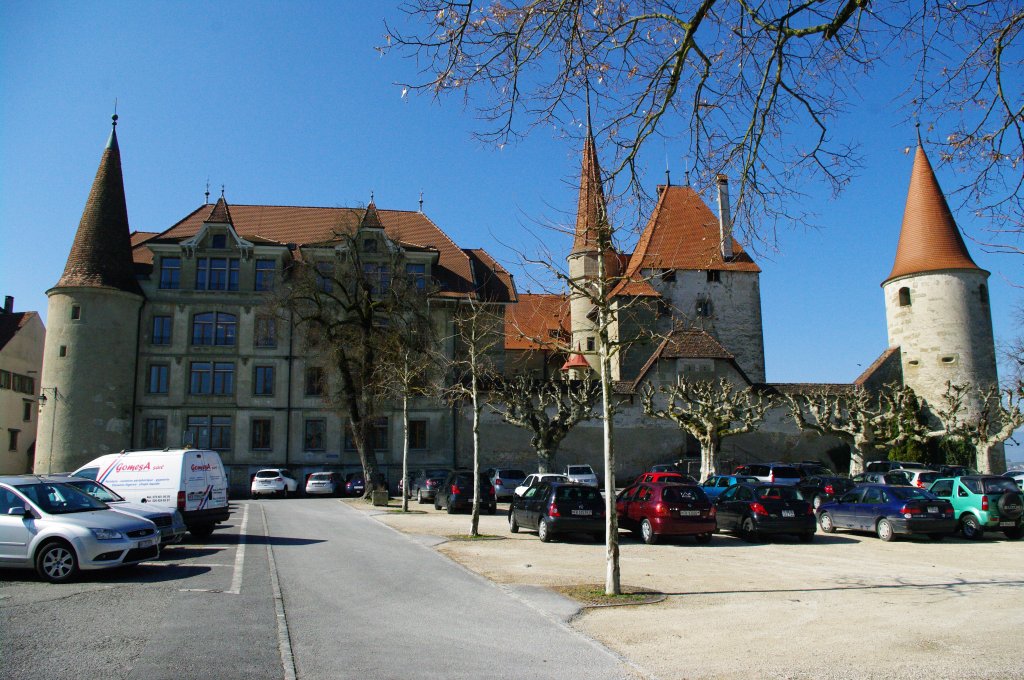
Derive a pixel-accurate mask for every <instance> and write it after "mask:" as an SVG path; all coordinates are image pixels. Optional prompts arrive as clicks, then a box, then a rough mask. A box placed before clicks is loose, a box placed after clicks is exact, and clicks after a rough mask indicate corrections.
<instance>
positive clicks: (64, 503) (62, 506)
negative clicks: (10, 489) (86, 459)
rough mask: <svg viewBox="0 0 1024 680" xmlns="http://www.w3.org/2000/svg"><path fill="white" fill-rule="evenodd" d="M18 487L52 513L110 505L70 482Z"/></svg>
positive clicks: (61, 513)
mask: <svg viewBox="0 0 1024 680" xmlns="http://www.w3.org/2000/svg"><path fill="white" fill-rule="evenodd" d="M17 489H18V491H20V492H21V493H23V494H25V495H26V496H28V498H29V500H31V501H32V502H33V503H35V504H36V505H38V506H39V508H40V509H41V510H42V511H43V512H45V513H48V514H50V515H66V514H70V513H72V512H90V511H92V510H106V509H107V508H108V507H109V506H108V505H107V504H106V503H103V502H101V501H98V500H96V499H95V498H93V497H92V496H90V495H89V494H87V493H85V492H84V491H79V490H78V489H76V488H75V487H73V486H71V485H70V484H53V483H47V482H41V483H39V484H26V485H24V486H18V487H17Z"/></svg>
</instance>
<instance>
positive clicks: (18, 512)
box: [7, 505, 35, 517]
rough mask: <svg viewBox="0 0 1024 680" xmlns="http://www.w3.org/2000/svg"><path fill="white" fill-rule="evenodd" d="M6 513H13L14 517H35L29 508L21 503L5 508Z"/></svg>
mask: <svg viewBox="0 0 1024 680" xmlns="http://www.w3.org/2000/svg"><path fill="white" fill-rule="evenodd" d="M7 514H8V515H14V516H15V517H35V514H34V513H33V512H32V510H31V509H30V508H26V507H25V506H23V505H15V506H14V507H12V508H9V509H8V510H7Z"/></svg>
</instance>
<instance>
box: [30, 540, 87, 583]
mask: <svg viewBox="0 0 1024 680" xmlns="http://www.w3.org/2000/svg"><path fill="white" fill-rule="evenodd" d="M36 573H37V574H39V576H40V577H41V578H43V579H46V580H47V581H49V582H50V583H67V582H68V581H70V580H71V579H73V578H74V577H75V575H76V574H77V573H78V558H76V557H75V551H74V550H73V549H72V548H71V546H70V545H68V544H67V543H65V542H64V541H49V542H47V543H44V544H43V547H42V548H40V549H39V552H38V553H36Z"/></svg>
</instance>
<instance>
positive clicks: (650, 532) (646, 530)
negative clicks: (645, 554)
mask: <svg viewBox="0 0 1024 680" xmlns="http://www.w3.org/2000/svg"><path fill="white" fill-rule="evenodd" d="M640 536H641V538H643V539H644V543H646V544H647V545H654V544H655V543H657V542H658V534H656V533H654V527H653V526H651V522H650V520H647V519H645V520H644V521H643V522H641V523H640Z"/></svg>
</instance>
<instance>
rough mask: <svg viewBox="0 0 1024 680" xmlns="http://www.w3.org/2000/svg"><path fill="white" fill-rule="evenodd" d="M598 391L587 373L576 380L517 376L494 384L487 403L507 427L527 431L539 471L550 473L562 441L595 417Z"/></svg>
mask: <svg viewBox="0 0 1024 680" xmlns="http://www.w3.org/2000/svg"><path fill="white" fill-rule="evenodd" d="M598 387H599V385H598V383H596V382H595V381H594V379H593V377H592V376H591V374H590V372H589V371H588V372H586V373H585V374H584V375H583V376H582V377H581V378H580V379H578V380H573V379H570V378H568V377H563V376H560V375H555V376H553V377H551V378H547V379H543V378H533V377H530V376H527V375H518V376H513V377H511V378H502V379H497V380H495V382H494V384H493V385H491V390H490V395H489V399H490V404H491V407H492V408H493V409H494V410H495V412H497V413H499V414H500V415H501V416H502V418H503V419H504V420H505V422H506V423H509V424H511V425H515V426H517V427H522V428H524V429H526V430H529V431H530V445H531V446H532V447H533V448H534V450H535V451H536V452H537V461H538V467H539V469H540V471H541V472H552V471H553V470H554V464H555V455H556V454H557V453H558V446H559V444H561V443H562V440H563V439H565V437H566V435H568V434H569V432H570V431H571V430H572V428H573V427H575V426H576V425H577V424H579V423H581V422H583V421H586V420H590V419H592V418H594V417H596V416H595V413H594V402H595V401H596V399H597V395H598Z"/></svg>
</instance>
